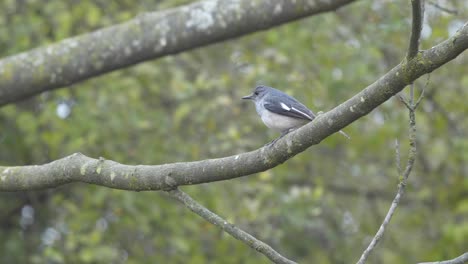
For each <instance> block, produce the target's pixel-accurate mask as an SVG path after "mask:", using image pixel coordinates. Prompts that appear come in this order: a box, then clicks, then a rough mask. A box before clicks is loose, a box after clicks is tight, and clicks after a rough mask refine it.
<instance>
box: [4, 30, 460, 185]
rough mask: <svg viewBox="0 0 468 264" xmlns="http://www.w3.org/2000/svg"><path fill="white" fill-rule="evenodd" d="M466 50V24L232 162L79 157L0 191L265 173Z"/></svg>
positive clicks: (13, 171) (20, 170)
mask: <svg viewBox="0 0 468 264" xmlns="http://www.w3.org/2000/svg"><path fill="white" fill-rule="evenodd" d="M467 48H468V23H466V24H465V25H464V26H463V27H462V28H461V29H460V30H459V31H458V32H457V33H456V34H455V35H453V36H452V37H450V38H449V39H447V40H446V41H444V42H442V43H440V44H438V45H437V46H435V47H433V48H431V49H430V50H426V51H422V52H420V53H418V54H417V56H416V57H415V58H413V59H412V60H410V61H406V60H405V61H403V62H402V63H400V64H399V65H397V66H396V67H395V68H393V69H392V70H390V71H389V72H388V73H387V74H385V75H384V76H382V77H381V78H380V79H379V80H377V81H376V82H374V83H373V84H371V85H369V86H368V87H367V88H365V89H364V90H362V91H361V92H359V93H358V94H356V95H355V96H353V97H352V98H351V99H349V100H347V101H346V102H344V103H342V104H341V105H339V106H337V107H335V108H334V109H333V110H331V111H329V112H327V113H324V114H322V115H319V116H318V117H317V118H316V119H314V121H312V122H310V123H309V124H307V125H305V126H303V127H301V128H299V129H297V130H296V131H294V132H291V133H289V134H288V135H286V136H285V137H283V138H281V139H280V140H278V141H277V142H276V143H275V144H274V145H272V146H269V147H263V148H260V149H258V150H255V151H251V152H247V153H243V154H239V155H234V156H230V157H224V158H218V159H208V160H202V161H194V162H180V163H171V164H164V165H155V166H145V165H138V166H130V165H123V164H119V163H117V162H114V161H110V160H104V159H99V160H96V159H91V158H88V157H86V156H84V155H81V154H74V155H71V156H69V157H66V158H63V159H60V160H57V161H54V162H51V163H48V164H45V165H41V166H38V165H34V166H21V167H1V166H0V191H19V190H32V189H43V188H50V187H56V186H59V185H61V184H66V183H71V182H86V183H91V184H97V185H102V186H106V187H110V188H118V189H126V190H134V191H144V190H170V189H174V188H175V187H177V186H180V185H189V184H200V183H206V182H213V181H221V180H227V179H233V178H236V177H242V176H246V175H250V174H253V173H257V172H261V171H265V170H268V169H271V168H273V167H275V166H277V165H279V164H281V163H283V162H285V161H286V160H288V159H289V158H291V157H293V156H295V155H297V154H298V153H301V152H302V151H304V150H306V149H307V148H309V147H310V146H312V145H315V144H318V143H320V141H322V140H323V139H325V138H326V137H327V136H329V135H331V134H332V133H335V132H338V131H339V130H340V129H342V128H344V127H345V126H347V125H348V124H350V123H352V122H354V121H355V120H357V119H359V118H361V117H363V116H365V115H366V114H368V113H369V112H370V111H372V110H373V109H374V108H376V107H377V106H379V105H380V104H382V103H383V102H385V101H386V100H388V99H390V98H391V97H392V96H394V95H395V94H397V93H398V92H400V91H401V90H402V89H403V88H404V87H405V86H406V85H408V84H410V83H412V82H413V81H414V80H416V79H417V78H419V77H420V76H421V75H423V74H426V73H429V72H432V71H433V70H435V69H437V68H438V67H440V66H442V65H443V64H445V63H447V62H449V61H451V60H453V59H454V58H455V57H457V56H458V55H459V54H461V53H462V52H463V51H465V50H466V49H467Z"/></svg>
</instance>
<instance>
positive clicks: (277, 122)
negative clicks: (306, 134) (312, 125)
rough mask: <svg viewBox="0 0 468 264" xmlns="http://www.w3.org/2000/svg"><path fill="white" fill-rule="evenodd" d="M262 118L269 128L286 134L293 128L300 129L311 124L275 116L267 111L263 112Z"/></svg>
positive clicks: (297, 119) (302, 120) (303, 120)
mask: <svg viewBox="0 0 468 264" xmlns="http://www.w3.org/2000/svg"><path fill="white" fill-rule="evenodd" d="M261 118H262V121H263V123H264V124H265V125H266V126H267V127H269V128H271V129H273V130H275V131H278V132H284V131H286V130H289V129H291V128H298V127H300V126H303V125H305V124H307V123H308V122H310V120H305V119H300V118H294V117H289V116H284V115H279V114H275V113H273V112H271V111H268V110H266V109H265V110H264V111H262V114H261Z"/></svg>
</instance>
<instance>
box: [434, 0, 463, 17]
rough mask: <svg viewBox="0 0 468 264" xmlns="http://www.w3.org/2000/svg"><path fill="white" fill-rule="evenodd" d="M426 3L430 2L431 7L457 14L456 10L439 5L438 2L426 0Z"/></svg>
mask: <svg viewBox="0 0 468 264" xmlns="http://www.w3.org/2000/svg"><path fill="white" fill-rule="evenodd" d="M427 3H428V4H430V5H431V6H433V7H435V8H437V9H439V10H441V11H444V12H446V13H449V14H452V15H458V11H457V10H455V9H450V8H447V7H445V6H441V5H439V4H438V3H436V2H433V1H427Z"/></svg>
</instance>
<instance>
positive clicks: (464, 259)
mask: <svg viewBox="0 0 468 264" xmlns="http://www.w3.org/2000/svg"><path fill="white" fill-rule="evenodd" d="M463 263H468V252H466V253H464V254H463V255H461V256H459V257H457V258H454V259H451V260H442V261H435V262H420V263H419V264H463Z"/></svg>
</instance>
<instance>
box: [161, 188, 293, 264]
mask: <svg viewBox="0 0 468 264" xmlns="http://www.w3.org/2000/svg"><path fill="white" fill-rule="evenodd" d="M167 193H169V195H171V196H172V197H174V198H175V199H177V200H178V201H179V202H181V203H183V204H184V205H185V206H186V207H188V208H189V209H190V210H192V212H194V213H196V214H197V215H199V216H201V217H202V218H203V219H205V220H206V221H208V222H210V223H212V224H213V225H216V226H219V227H220V228H221V229H222V230H223V231H224V232H226V233H228V234H230V235H231V236H233V237H234V238H236V239H238V240H240V241H242V242H244V243H245V244H247V245H248V246H249V247H251V248H253V249H255V250H257V251H258V252H260V253H262V254H263V255H265V256H266V257H267V258H269V259H270V260H271V261H273V262H274V263H287V264H294V263H296V262H294V261H291V260H289V259H287V258H285V257H283V256H281V255H280V254H279V253H278V252H276V251H275V250H274V249H273V248H271V247H270V246H269V245H267V244H266V243H264V242H262V241H260V240H258V239H256V238H255V237H253V236H252V235H250V234H249V233H247V232H245V231H243V230H241V229H240V228H238V227H236V226H234V225H233V224H230V223H228V222H227V221H226V220H224V219H223V218H221V217H219V216H218V215H217V214H215V213H213V212H211V211H210V210H208V209H207V208H205V207H204V206H202V205H201V204H199V203H198V202H197V201H195V200H194V199H193V198H192V197H190V196H189V195H188V194H186V193H185V192H182V191H181V190H179V189H177V188H176V189H173V190H170V191H167Z"/></svg>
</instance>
